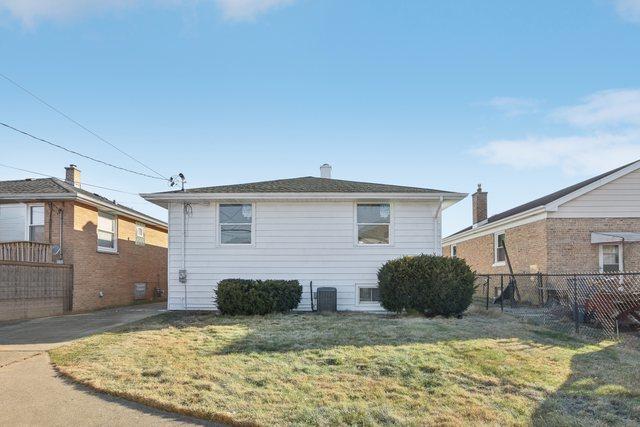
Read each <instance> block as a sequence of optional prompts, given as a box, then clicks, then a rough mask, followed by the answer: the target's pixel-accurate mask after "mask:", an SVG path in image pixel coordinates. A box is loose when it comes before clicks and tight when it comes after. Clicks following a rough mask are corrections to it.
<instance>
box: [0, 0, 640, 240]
mask: <svg viewBox="0 0 640 427" xmlns="http://www.w3.org/2000/svg"><path fill="white" fill-rule="evenodd" d="M0 51H1V52H2V56H1V57H0V58H1V59H0V72H1V73H3V74H5V75H7V76H9V77H11V78H12V79H14V80H16V81H17V82H19V83H20V84H22V85H24V86H25V87H27V88H28V89H29V90H31V91H32V92H34V93H35V94H37V95H38V96H40V97H42V98H43V99H45V100H47V101H48V102H50V103H51V104H53V105H55V106H56V107H58V108H59V109H60V110H62V111H64V112H65V113H67V114H68V115H70V116H71V117H73V118H74V119H76V120H77V121H79V122H81V123H83V124H84V125H86V126H87V127H89V128H91V129H92V130H94V131H96V132H97V133H99V134H100V135H102V136H104V137H105V138H106V139H108V140H109V141H111V142H112V143H114V144H116V145H117V146H118V147H120V148H122V149H123V150H125V151H127V152H128V153H130V154H132V155H133V156H135V157H137V158H139V159H140V160H142V161H143V162H144V163H147V164H148V165H150V166H151V167H153V168H154V169H156V170H158V171H160V172H161V173H162V174H165V175H173V174H175V173H177V172H179V171H181V172H183V173H184V174H185V175H186V176H187V179H188V186H192V187H195V186H204V185H217V184H225V183H238V182H248V181H256V180H267V179H276V178H283V177H295V176H305V175H318V173H319V171H318V167H319V166H320V165H321V164H322V163H324V162H329V163H331V164H332V165H333V173H334V177H336V178H342V179H353V180H362V181H374V182H384V183H394V184H401V185H414V186H425V187H432V188H439V189H445V190H453V191H461V192H472V191H473V190H474V189H475V187H476V185H477V183H479V182H481V183H482V184H483V187H484V188H485V189H486V190H487V191H489V211H490V214H491V213H497V212H499V211H501V210H504V209H507V208H510V207H512V206H514V205H516V204H518V203H521V202H526V201H528V200H530V199H532V198H534V197H537V196H540V195H543V194H546V193H549V192H551V191H554V190H555V189H558V188H560V187H563V186H566V185H569V184H572V183H574V182H577V181H579V180H582V179H585V178H587V177H590V176H592V175H594V174H596V173H598V172H601V171H604V170H607V169H610V168H613V167H615V166H617V165H620V164H623V163H627V162H630V161H632V160H634V159H637V158H640V74H639V73H638V70H640V0H573V1H572V0H563V1H561V2H559V1H535V2H531V1H513V0H504V1H491V2H478V1H476V0H473V1H472V0H467V1H461V0H446V1H445V0H442V1H435V0H434V1H424V0H415V1H408V0H407V1H381V0H367V1H364V0H363V1H357V0H351V1H344V0H218V1H215V0H211V1H205V0H199V1H197V0H160V1H150V0H149V1H145V0H116V1H94V2H87V1H84V0H58V1H53V0H51V1H49V0H0ZM0 121H2V122H5V123H8V124H10V125H12V126H15V127H18V128H21V129H25V130H28V131H30V132H32V133H33V134H35V135H37V136H40V137H43V138H47V139H50V140H51V141H54V142H57V143H60V144H63V145H65V146H68V147H69V148H72V149H75V150H77V151H80V152H83V153H87V154H90V155H93V156H97V157H100V158H102V159H104V160H106V161H109V162H112V163H116V164H118V165H122V166H124V167H128V168H131V169H136V170H141V171H144V170H143V168H142V167H141V166H140V165H138V164H137V163H135V162H134V161H132V160H131V159H129V158H127V157H125V156H123V155H122V154H121V153H119V152H118V151H116V150H114V149H113V148H112V147H109V146H108V145H106V144H104V143H102V142H101V141H99V140H97V139H96V138H95V137H93V136H91V135H90V134H88V133H86V132H85V131H83V130H82V129H80V128H79V127H77V126H75V125H74V124H72V123H70V122H68V121H66V120H65V119H64V118H62V117H60V116H59V115H57V114H55V113H54V112H52V111H51V110H49V109H47V108H46V107H44V106H43V105H41V104H39V103H37V102H36V101H35V100H34V99H33V98H31V97H29V96H27V95H26V94H25V93H23V92H21V91H20V90H18V89H17V88H16V87H14V86H12V85H11V84H9V83H8V82H7V81H5V80H2V79H0ZM0 144H1V145H2V153H3V155H2V158H1V159H0V163H3V164H7V165H10V166H15V167H20V168H24V169H30V170H33V171H37V172H42V173H45V174H51V175H56V176H62V174H63V172H64V170H63V167H64V166H65V165H66V164H69V163H71V162H73V163H76V164H78V165H79V167H80V169H81V170H82V172H83V181H84V182H86V183H90V184H97V185H102V186H107V187H113V188H118V189H123V190H125V191H129V192H134V193H138V192H152V191H162V190H167V189H168V188H167V186H166V185H165V184H164V183H163V182H161V181H156V180H152V179H148V178H144V177H137V176H134V175H130V174H126V173H121V172H118V171H115V170H113V169H110V168H107V167H104V166H100V165H97V164H94V163H92V162H90V161H88V160H86V159H81V158H78V157H76V156H73V155H70V154H68V153H64V152H62V151H59V150H56V149H53V148H50V147H47V146H45V145H42V144H39V143H36V142H33V141H30V140H29V139H28V138H25V137H24V136H21V135H18V134H16V133H13V132H11V131H10V130H8V129H4V128H0ZM27 176H32V174H28V173H23V172H18V171H15V170H10V169H6V168H3V167H0V179H17V178H23V177H27ZM96 191H98V190H96ZM99 192H100V193H102V194H104V195H106V196H109V197H111V198H115V199H117V200H118V202H121V203H125V204H129V205H131V206H132V207H134V208H137V209H140V210H143V211H145V212H148V213H151V214H153V215H156V216H158V217H161V218H165V217H166V213H165V212H164V210H162V209H160V208H158V207H155V206H153V205H150V204H148V203H146V202H144V201H143V200H142V199H140V198H138V197H136V196H133V195H128V194H122V193H114V192H110V191H105V190H99ZM470 220H471V209H470V201H469V200H468V199H467V200H465V201H464V202H462V203H459V204H458V205H456V206H454V207H452V208H450V209H448V210H446V211H445V213H444V230H443V231H444V233H445V235H446V234H448V233H451V232H454V231H456V230H457V229H459V228H462V227H464V226H466V225H468V224H469V223H470Z"/></svg>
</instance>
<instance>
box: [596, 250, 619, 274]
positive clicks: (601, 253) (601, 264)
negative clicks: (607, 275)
mask: <svg viewBox="0 0 640 427" xmlns="http://www.w3.org/2000/svg"><path fill="white" fill-rule="evenodd" d="M605 246H617V247H618V259H619V260H620V262H619V263H618V266H619V271H620V272H623V271H624V253H623V248H624V246H623V244H622V243H600V244H599V245H598V252H599V264H600V273H604V251H603V250H604V247H605ZM612 274H615V273H612Z"/></svg>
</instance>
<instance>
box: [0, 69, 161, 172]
mask: <svg viewBox="0 0 640 427" xmlns="http://www.w3.org/2000/svg"><path fill="white" fill-rule="evenodd" d="M0 77H2V78H4V79H5V80H6V81H8V82H9V83H11V84H12V85H14V86H15V87H17V88H18V89H20V90H22V91H23V92H25V93H26V94H28V95H29V96H31V97H33V98H34V99H36V100H37V101H38V102H40V103H41V104H43V105H45V106H47V107H49V108H50V109H51V110H53V111H55V112H56V113H58V114H60V115H61V116H62V117H64V118H65V119H67V120H69V121H70V122H71V123H74V124H75V125H77V126H79V127H80V128H82V129H84V130H85V131H86V132H89V133H90V134H91V135H93V136H95V137H96V138H98V139H99V140H100V141H102V142H104V143H105V144H108V145H110V146H111V147H113V148H115V149H116V150H118V151H119V152H120V153H122V154H124V155H125V156H127V157H129V158H130V159H131V160H133V161H135V162H136V163H138V164H140V165H142V166H143V167H145V168H146V169H148V170H150V171H151V172H153V173H155V174H156V175H158V176H159V177H161V178H163V179H165V180H168V179H169V178H167V177H165V176H164V175H162V174H161V173H160V172H157V171H156V170H154V169H152V168H150V167H149V166H147V165H146V164H144V163H142V162H141V161H140V160H138V159H136V158H135V157H133V156H131V155H130V154H128V153H126V152H124V151H122V150H121V149H120V148H118V147H116V146H115V145H114V144H112V143H111V142H109V141H107V140H106V139H105V138H103V137H101V136H100V135H98V134H97V133H96V132H94V131H92V130H91V129H89V128H88V127H86V126H85V125H83V124H82V123H80V122H78V121H77V120H75V119H73V118H72V117H70V116H69V115H67V114H65V113H64V112H62V111H60V110H59V109H57V108H56V107H54V106H53V105H51V104H49V103H48V102H47V101H45V100H44V99H42V98H40V97H39V96H38V95H36V94H35V93H33V92H31V91H30V90H29V89H27V88H26V87H24V86H22V85H21V84H19V83H18V82H16V81H15V80H13V79H11V78H9V77H8V76H6V75H4V74H2V73H0Z"/></svg>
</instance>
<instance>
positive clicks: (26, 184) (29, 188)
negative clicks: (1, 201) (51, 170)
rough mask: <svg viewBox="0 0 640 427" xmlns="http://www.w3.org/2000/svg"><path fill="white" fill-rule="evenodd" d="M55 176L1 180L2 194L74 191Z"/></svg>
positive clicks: (0, 188)
mask: <svg viewBox="0 0 640 427" xmlns="http://www.w3.org/2000/svg"><path fill="white" fill-rule="evenodd" d="M57 181H59V180H56V179H54V178H37V179H31V178H28V179H21V180H16V181H0V194H64V193H69V194H71V193H72V192H71V191H69V190H68V189H67V188H66V187H65V186H63V185H61V184H58V182H57Z"/></svg>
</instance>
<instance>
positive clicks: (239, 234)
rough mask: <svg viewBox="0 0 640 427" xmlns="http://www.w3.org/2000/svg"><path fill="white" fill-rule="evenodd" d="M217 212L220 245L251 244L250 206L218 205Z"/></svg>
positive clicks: (251, 213)
mask: <svg viewBox="0 0 640 427" xmlns="http://www.w3.org/2000/svg"><path fill="white" fill-rule="evenodd" d="M218 212H219V218H220V220H219V222H220V244H221V245H250V244H251V243H252V241H253V240H252V236H251V234H252V229H253V206H252V205H251V204H242V205H240V204H237V205H231V204H229V205H220V209H219V210H218Z"/></svg>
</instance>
